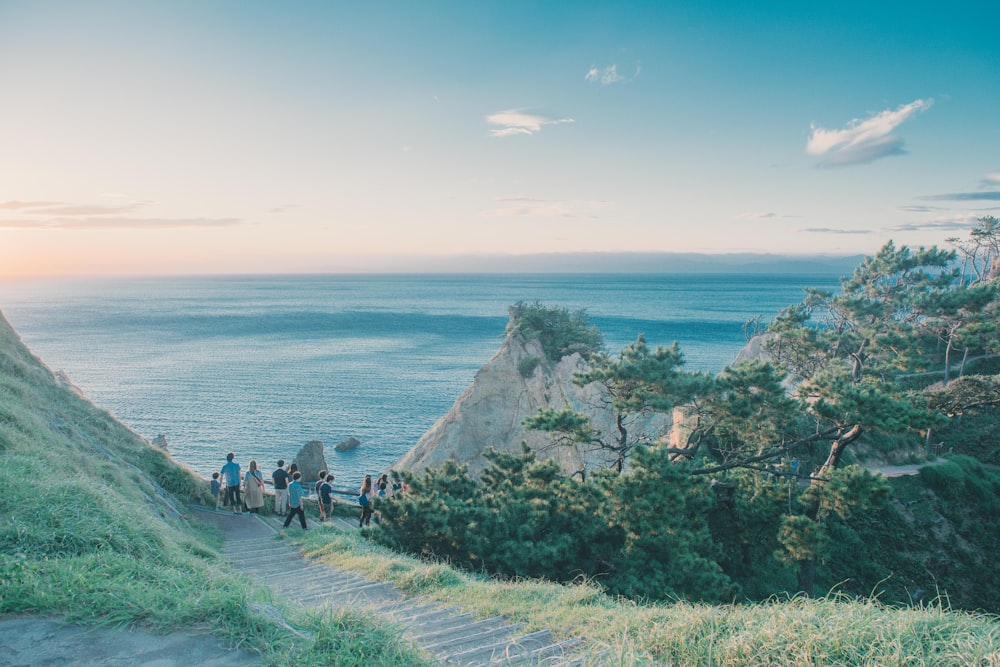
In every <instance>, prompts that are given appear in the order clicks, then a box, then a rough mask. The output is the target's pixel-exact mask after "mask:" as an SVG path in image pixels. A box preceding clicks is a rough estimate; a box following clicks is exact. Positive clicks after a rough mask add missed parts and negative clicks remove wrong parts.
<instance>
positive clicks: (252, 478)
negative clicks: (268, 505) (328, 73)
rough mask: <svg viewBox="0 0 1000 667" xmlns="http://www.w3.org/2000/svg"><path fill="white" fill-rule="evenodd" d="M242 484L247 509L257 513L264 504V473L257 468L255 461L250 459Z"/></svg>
mask: <svg viewBox="0 0 1000 667" xmlns="http://www.w3.org/2000/svg"><path fill="white" fill-rule="evenodd" d="M243 485H244V487H245V489H244V490H245V491H246V503H247V509H248V510H250V512H251V513H253V514H257V513H258V511H259V510H260V508H261V507H263V506H264V474H263V473H262V472H261V471H260V470H258V469H257V462H256V461H250V467H249V469H248V470H247V474H246V477H245V478H244V479H243Z"/></svg>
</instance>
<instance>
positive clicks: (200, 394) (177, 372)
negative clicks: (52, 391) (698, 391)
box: [0, 274, 838, 486]
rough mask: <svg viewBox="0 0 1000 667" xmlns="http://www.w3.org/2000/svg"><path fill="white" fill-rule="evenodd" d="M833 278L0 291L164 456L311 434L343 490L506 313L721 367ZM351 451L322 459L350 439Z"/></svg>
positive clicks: (393, 441)
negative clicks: (574, 319) (559, 313)
mask: <svg viewBox="0 0 1000 667" xmlns="http://www.w3.org/2000/svg"><path fill="white" fill-rule="evenodd" d="M837 285H838V276H836V275H822V274H820V275H797V274H796V275H793V274H788V275H760V274H753V275H733V274H710V275H704V274H671V275H654V274H641V275H639V274H637V275H620V274H600V275H584V274H565V275H553V274H539V275H506V274H505V275H482V274H475V275H423V274H421V275H295V276H238V277H232V276H227V277H216V276H213V277H181V278H177V277H171V278H130V279H100V280H97V279H87V280H83V279H75V280H32V281H8V282H0V311H2V312H3V313H4V315H5V316H6V317H7V319H8V321H9V322H10V323H11V325H12V326H13V327H14V328H15V329H16V330H17V331H18V333H19V334H20V336H21V339H22V340H23V341H24V343H25V344H26V345H27V346H28V347H29V348H30V349H31V350H32V352H33V353H34V354H35V355H36V356H38V357H40V358H41V359H42V360H43V361H44V362H45V363H46V364H47V365H48V366H49V367H50V368H52V369H53V370H62V371H65V372H66V373H67V374H68V375H69V377H70V378H71V380H72V381H73V382H74V384H76V385H77V386H78V387H80V388H81V389H82V390H83V391H84V392H85V393H86V395H87V396H88V397H89V398H90V399H91V400H92V401H93V402H94V403H96V404H97V405H99V406H100V407H102V408H105V409H107V410H109V411H110V412H111V413H113V414H114V415H115V416H116V417H117V418H118V419H120V420H121V421H122V422H124V423H125V424H127V425H129V426H130V427H131V428H133V429H134V430H135V431H137V432H138V433H140V434H141V435H143V436H145V437H147V438H149V439H153V438H155V437H156V436H158V435H160V434H162V435H164V436H166V438H167V442H168V444H169V449H170V452H171V454H172V455H173V457H174V458H175V460H177V461H179V462H180V463H182V464H184V465H186V466H188V467H189V468H191V469H192V470H194V471H195V472H197V473H200V474H202V475H206V476H207V475H210V474H211V472H213V471H216V470H218V469H219V468H220V467H221V465H222V464H223V463H224V462H225V455H226V452H229V451H233V452H235V453H236V460H237V461H238V462H239V463H241V464H242V465H243V466H244V467H245V466H246V464H247V462H248V461H249V460H250V459H256V460H257V462H258V463H259V464H260V466H261V467H262V468H263V469H264V470H265V471H270V470H272V469H273V468H274V465H275V463H276V461H277V460H278V459H279V458H282V459H285V460H286V461H289V460H291V459H293V458H294V457H295V455H296V453H297V452H298V451H299V449H300V448H301V447H302V445H304V444H305V443H306V442H307V441H309V440H321V441H323V443H324V445H325V448H326V453H327V461H328V462H329V464H330V469H331V471H332V472H334V474H335V475H336V476H337V483H338V485H343V486H353V485H354V484H359V483H360V481H361V479H362V478H363V476H364V475H365V474H366V473H381V472H383V471H385V470H388V469H389V468H390V467H391V466H392V464H393V463H395V462H396V461H397V460H398V459H399V458H400V457H401V456H402V455H403V454H404V453H405V452H406V451H407V450H409V449H410V448H411V447H412V446H413V445H414V444H416V442H417V440H418V439H419V438H420V436H422V435H423V434H424V432H425V431H427V429H428V428H430V427H431V426H432V425H433V424H434V422H435V421H437V420H438V419H439V418H440V417H441V416H443V415H444V414H445V413H446V412H447V411H448V409H449V408H450V407H451V406H452V404H453V403H454V401H455V399H456V398H458V396H459V395H460V394H461V393H462V392H463V391H464V390H465V389H466V388H467V387H468V386H469V385H470V384H471V383H472V381H473V378H474V376H475V374H476V371H477V370H479V368H481V367H482V366H483V365H484V364H485V363H486V362H487V361H488V360H489V359H490V357H492V356H493V354H494V353H495V352H496V351H497V349H499V347H500V345H501V343H502V342H503V338H504V330H505V327H506V324H507V320H508V316H507V308H508V306H510V305H511V304H514V303H516V302H518V301H524V302H529V303H530V302H534V301H539V302H541V303H543V304H545V305H547V306H561V307H565V308H568V309H570V310H572V311H576V310H579V309H585V310H586V312H587V315H588V317H589V319H590V321H591V322H592V323H593V324H594V325H595V326H597V327H598V328H599V329H600V330H601V331H602V332H603V334H604V337H605V344H606V347H607V349H608V351H609V352H612V353H614V352H617V351H618V350H620V349H621V348H622V347H623V346H624V345H626V344H628V343H630V342H632V341H634V340H635V339H636V336H637V335H638V334H639V333H642V334H644V335H645V337H646V341H647V342H648V343H649V344H650V345H651V346H655V345H670V344H672V343H673V342H674V341H677V342H678V343H679V344H680V349H681V352H682V353H683V354H684V358H685V368H687V369H689V370H698V371H710V372H718V371H719V370H721V369H722V368H723V367H724V366H725V365H726V364H727V363H729V362H731V361H732V360H733V358H734V356H735V355H736V353H737V352H738V351H739V350H740V348H741V347H742V346H743V344H744V343H745V337H744V333H743V323H744V322H746V321H747V320H749V319H751V318H753V317H755V316H758V315H760V316H762V317H763V319H764V320H765V321H769V320H770V319H771V318H772V317H773V316H774V315H775V314H777V313H778V311H779V310H781V309H782V308H784V307H785V306H787V305H791V304H793V303H797V302H799V301H801V299H802V297H803V296H804V293H803V289H804V288H805V287H825V288H835V287H836V286H837ZM352 436H353V437H356V438H358V439H359V440H360V441H361V443H362V444H361V446H360V447H358V448H357V449H356V450H354V451H350V452H343V453H341V452H335V451H334V449H333V448H334V446H335V445H336V444H337V443H339V442H341V441H342V440H345V439H347V438H349V437H352Z"/></svg>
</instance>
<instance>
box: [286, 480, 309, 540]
mask: <svg viewBox="0 0 1000 667" xmlns="http://www.w3.org/2000/svg"><path fill="white" fill-rule="evenodd" d="M301 478H302V473H300V472H294V473H292V483H291V484H289V485H288V516H286V517H285V525H284V526H282V528H288V524H290V523H291V522H292V517H294V516H295V515H296V514H298V515H299V522H301V523H302V530H309V528H308V527H307V526H306V513H305V510H304V509H303V508H302V496H303V495H305V494H304V492H303V490H302V485H301V484H299V480H300V479H301Z"/></svg>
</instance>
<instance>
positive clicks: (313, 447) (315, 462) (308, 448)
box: [295, 440, 328, 484]
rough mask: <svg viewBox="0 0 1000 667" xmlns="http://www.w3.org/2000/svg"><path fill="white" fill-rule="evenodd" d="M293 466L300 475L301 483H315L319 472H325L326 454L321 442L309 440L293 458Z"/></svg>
mask: <svg viewBox="0 0 1000 667" xmlns="http://www.w3.org/2000/svg"><path fill="white" fill-rule="evenodd" d="M295 464H296V465H297V466H298V467H299V472H300V473H302V480H301V481H302V482H303V483H304V484H305V483H310V482H315V481H316V479H317V477H318V475H319V471H320V470H327V469H328V468H327V465H326V452H325V451H324V450H323V441H322V440H310V441H309V442H307V443H306V444H305V446H304V447H302V449H300V450H299V453H298V454H297V455H296V457H295Z"/></svg>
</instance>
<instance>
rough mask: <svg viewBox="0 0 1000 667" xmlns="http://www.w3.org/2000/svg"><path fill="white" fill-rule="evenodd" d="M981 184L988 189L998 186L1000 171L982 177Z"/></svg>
mask: <svg viewBox="0 0 1000 667" xmlns="http://www.w3.org/2000/svg"><path fill="white" fill-rule="evenodd" d="M983 184H984V185H986V186H988V187H994V186H997V185H1000V171H994V172H992V173H989V174H986V175H985V176H983Z"/></svg>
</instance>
